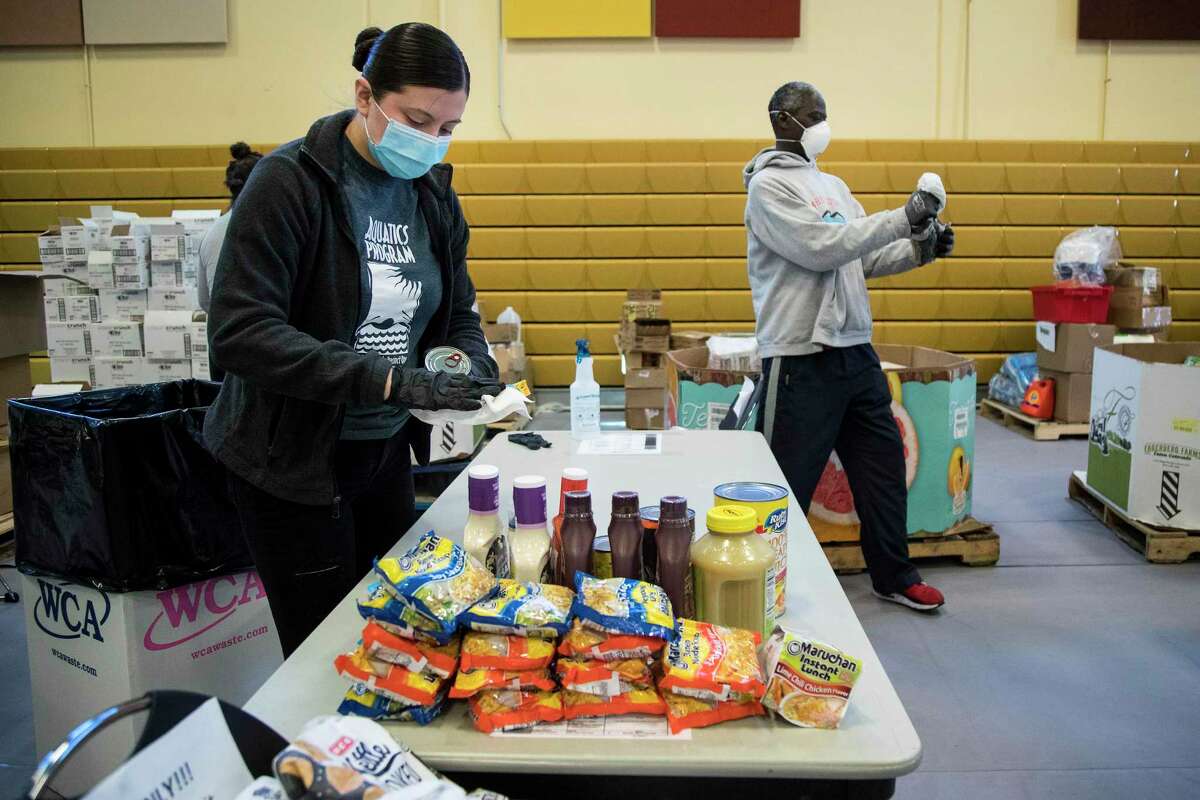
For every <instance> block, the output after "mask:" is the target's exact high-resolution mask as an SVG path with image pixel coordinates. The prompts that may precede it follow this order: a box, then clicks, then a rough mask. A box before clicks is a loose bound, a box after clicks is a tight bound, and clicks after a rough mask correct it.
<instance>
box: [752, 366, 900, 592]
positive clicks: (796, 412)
mask: <svg viewBox="0 0 1200 800" xmlns="http://www.w3.org/2000/svg"><path fill="white" fill-rule="evenodd" d="M763 380H764V381H766V384H767V385H766V392H765V393H764V401H763V409H762V411H763V413H761V414H760V415H759V423H758V426H759V430H761V431H762V432H763V435H764V436H766V438H767V442H768V443H769V444H770V445H771V452H773V453H774V454H775V459H776V460H777V461H778V462H779V465H780V466H781V467H782V468H783V474H784V475H785V476H786V477H787V480H788V483H789V484H790V485H791V487H792V491H793V492H794V493H795V496H796V502H797V503H799V505H800V507H801V508H802V509H804V513H805V514H807V513H808V508H809V505H811V503H812V497H813V492H814V491H816V488H817V483H818V482H819V481H820V479H821V473H822V472H823V471H824V469H825V464H826V462H827V461H828V460H829V453H830V451H832V450H834V449H835V448H836V449H837V453H838V457H839V458H841V461H842V466H843V468H844V469H845V470H846V478H847V480H848V481H849V483H850V491H851V493H852V494H853V495H854V507H855V510H856V511H857V512H858V516H859V519H860V520H861V521H862V530H861V534H860V535H861V538H862V549H863V556H864V557H865V559H866V562H867V570H868V571H869V572H870V573H871V582H872V583H873V584H874V586H875V590H876V591H877V592H879V593H881V594H891V593H892V592H898V591H901V590H903V589H906V588H908V587H909V586H912V585H913V584H914V583H919V582H920V580H921V576H920V574H919V573H918V572H917V568H916V567H915V566H913V563H912V562H911V561H909V559H908V527H907V526H908V522H907V515H908V490H907V488H906V487H905V485H904V444H903V442H902V441H901V439H900V431H899V429H898V428H897V427H896V421H895V418H894V417H893V416H892V412H891V394H890V392H889V391H888V384H887V378H886V377H884V374H883V370H882V369H881V368H880V366H879V356H877V355H876V354H875V349H874V348H873V347H871V346H870V345H867V344H864V345H857V346H855V347H846V348H827V349H825V350H823V351H821V352H819V353H814V354H812V355H807V356H784V357H780V358H768V359H764V360H763Z"/></svg>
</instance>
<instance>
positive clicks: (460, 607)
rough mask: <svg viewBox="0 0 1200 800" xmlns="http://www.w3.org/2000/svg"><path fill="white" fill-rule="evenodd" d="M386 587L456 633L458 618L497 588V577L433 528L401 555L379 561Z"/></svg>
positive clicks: (377, 566)
mask: <svg viewBox="0 0 1200 800" xmlns="http://www.w3.org/2000/svg"><path fill="white" fill-rule="evenodd" d="M375 572H376V573H378V574H379V576H380V578H382V579H383V582H384V588H385V589H387V590H388V591H389V592H391V593H392V594H393V595H395V596H396V597H397V598H399V599H400V600H401V601H402V602H404V603H407V604H409V605H411V606H412V607H413V608H415V609H416V610H417V611H419V612H420V613H421V614H423V615H425V616H426V617H428V618H430V619H432V620H435V621H436V622H437V623H438V624H439V625H440V626H441V630H443V631H446V632H448V633H453V632H454V629H455V628H456V627H457V626H458V617H459V615H460V614H462V613H463V612H464V611H466V610H467V609H468V608H470V607H471V606H473V605H475V604H476V603H478V602H479V601H480V600H484V599H486V598H488V597H490V596H491V595H492V593H493V592H495V591H496V578H495V576H493V575H492V573H490V572H488V571H487V569H485V568H484V567H483V565H481V564H480V563H479V562H478V561H476V560H475V559H473V558H471V557H470V556H468V555H467V551H466V550H463V549H462V548H461V547H459V546H458V545H456V544H455V543H454V542H452V541H450V540H449V539H443V538H442V537H440V536H438V535H437V534H436V533H434V532H433V531H429V532H428V533H425V534H424V535H423V536H421V538H420V540H419V541H418V542H417V544H416V546H415V547H413V548H412V549H411V550H409V551H408V552H407V553H405V554H404V555H402V556H400V557H399V558H382V559H379V560H377V561H376V562H375Z"/></svg>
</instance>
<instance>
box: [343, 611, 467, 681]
mask: <svg viewBox="0 0 1200 800" xmlns="http://www.w3.org/2000/svg"><path fill="white" fill-rule="evenodd" d="M362 649H363V652H364V653H365V654H366V656H367V658H371V659H374V660H376V661H386V662H388V663H389V664H399V665H400V666H402V667H404V668H406V669H410V670H412V671H413V672H432V673H433V674H434V675H437V676H438V677H439V678H449V677H450V676H451V675H453V674H454V670H456V669H458V654H459V651H460V650H461V649H462V638H461V637H459V636H458V635H457V634H456V635H455V636H454V638H452V639H451V640H450V641H449V642H447V643H446V644H443V645H435V644H431V643H426V642H418V641H415V640H413V639H406V638H404V637H403V636H397V635H396V634H394V633H392V632H391V631H389V630H387V629H386V628H384V627H383V626H382V625H380V624H379V623H377V622H376V621H375V620H369V621H368V622H367V625H366V627H365V628H363V632H362Z"/></svg>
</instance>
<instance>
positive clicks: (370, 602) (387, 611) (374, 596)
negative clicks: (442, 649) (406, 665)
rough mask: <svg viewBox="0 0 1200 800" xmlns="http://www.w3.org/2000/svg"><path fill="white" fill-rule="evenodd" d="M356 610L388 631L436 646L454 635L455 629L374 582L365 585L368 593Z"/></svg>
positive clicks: (359, 602) (361, 599)
mask: <svg viewBox="0 0 1200 800" xmlns="http://www.w3.org/2000/svg"><path fill="white" fill-rule="evenodd" d="M357 603H358V613H359V615H361V616H362V618H363V619H365V620H374V621H375V622H378V623H379V624H380V625H381V626H382V627H383V628H384V629H385V630H387V631H388V632H389V633H394V634H396V635H397V636H403V637H404V638H405V639H412V640H413V641H417V642H428V643H430V644H435V645H438V646H441V645H445V644H448V643H449V642H450V640H451V639H453V638H454V630H453V629H451V630H449V631H447V630H446V627H445V626H444V625H442V623H440V622H438V621H437V620H433V619H430V618H429V617H427V616H425V615H424V614H422V613H421V612H419V611H417V610H416V609H415V608H413V607H412V606H410V605H408V604H407V603H405V602H404V601H402V600H400V599H398V598H397V597H396V596H395V595H393V594H392V593H391V592H389V591H388V590H387V589H385V588H383V583H382V582H380V581H375V582H374V583H372V584H370V585H369V586H368V587H367V596H366V597H365V598H360V599H359V600H358V601H357Z"/></svg>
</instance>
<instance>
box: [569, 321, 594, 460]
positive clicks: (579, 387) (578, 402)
mask: <svg viewBox="0 0 1200 800" xmlns="http://www.w3.org/2000/svg"><path fill="white" fill-rule="evenodd" d="M599 433H600V384H598V383H596V379H595V378H594V377H593V376H592V354H591V353H590V352H588V340H587V339H576V340H575V382H574V383H572V384H571V437H572V438H574V439H586V438H588V437H591V436H597V435H599Z"/></svg>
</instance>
